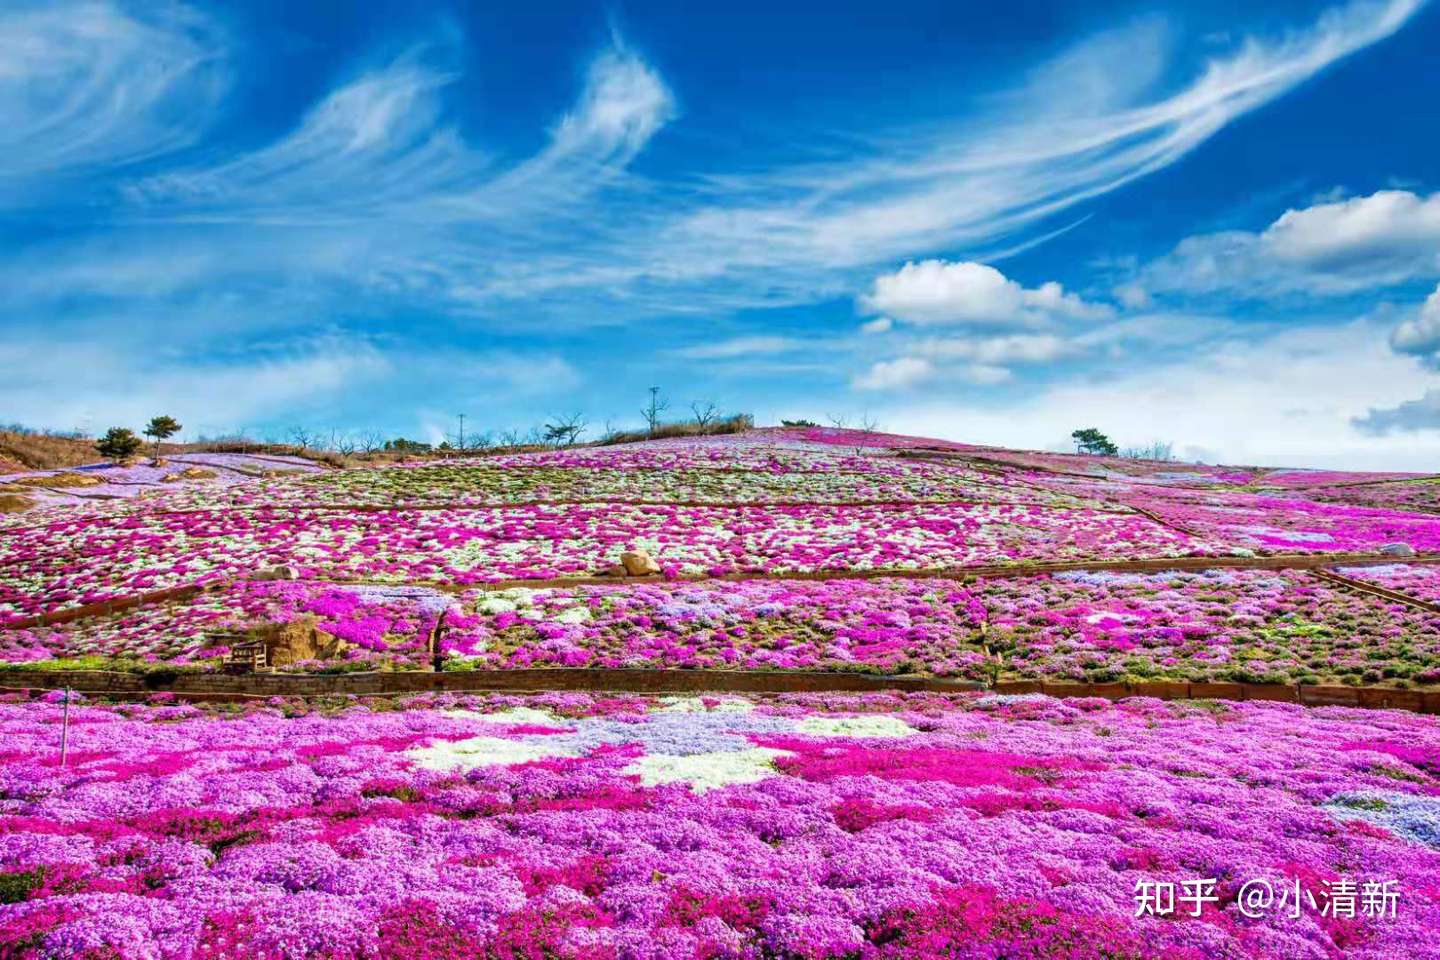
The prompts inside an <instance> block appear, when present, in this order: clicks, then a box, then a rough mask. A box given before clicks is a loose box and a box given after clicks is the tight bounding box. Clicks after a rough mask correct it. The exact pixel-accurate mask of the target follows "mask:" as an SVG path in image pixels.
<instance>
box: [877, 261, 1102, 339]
mask: <svg viewBox="0 0 1440 960" xmlns="http://www.w3.org/2000/svg"><path fill="white" fill-rule="evenodd" d="M860 307H861V308H862V309H864V310H867V311H870V312H873V313H885V314H889V315H890V316H892V317H894V318H896V319H898V320H902V321H905V322H908V323H913V324H919V325H937V326H938V325H948V324H972V325H978V326H1002V327H1003V326H1037V325H1041V324H1044V323H1047V322H1049V321H1051V320H1053V319H1056V318H1061V317H1066V318H1072V319H1098V318H1102V317H1106V316H1109V315H1110V313H1111V311H1110V309H1109V308H1108V307H1105V306H1102V305H1099V304H1092V303H1086V302H1085V301H1084V300H1081V299H1080V298H1079V297H1077V296H1076V295H1075V294H1073V293H1066V292H1065V290H1064V288H1063V287H1061V286H1060V284H1058V283H1055V282H1054V281H1049V282H1047V283H1043V284H1041V285H1040V286H1038V287H1034V288H1026V287H1023V286H1021V285H1020V284H1019V283H1016V282H1015V281H1014V280H1011V279H1010V278H1008V277H1006V276H1005V275H1004V274H1003V273H1001V272H1000V271H999V270H996V269H995V268H994V267H992V266H989V265H987V264H983V263H974V262H969V261H965V262H959V263H952V262H948V261H945V260H922V261H920V262H918V263H916V262H910V263H906V264H905V265H904V266H903V267H901V268H900V269H899V270H897V271H895V272H894V273H888V274H882V275H881V276H878V277H876V278H875V281H874V283H873V285H872V287H871V289H870V292H869V293H866V294H865V295H863V296H862V297H861V298H860Z"/></svg>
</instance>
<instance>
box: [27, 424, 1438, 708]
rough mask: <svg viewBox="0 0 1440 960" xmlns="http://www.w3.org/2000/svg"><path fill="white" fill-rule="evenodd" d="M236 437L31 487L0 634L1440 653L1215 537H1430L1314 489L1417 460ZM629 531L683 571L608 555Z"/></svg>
mask: <svg viewBox="0 0 1440 960" xmlns="http://www.w3.org/2000/svg"><path fill="white" fill-rule="evenodd" d="M221 456H222V455H211V457H210V460H214V462H210V460H207V463H209V468H208V469H210V471H211V472H212V473H213V474H214V476H210V477H192V478H191V479H189V480H186V481H185V482H174V483H167V482H164V476H161V475H160V474H159V473H157V472H156V470H154V469H152V468H140V467H135V468H118V469H119V470H120V471H121V473H123V477H122V476H121V473H116V474H115V476H113V477H110V478H109V481H108V485H107V486H106V489H107V490H108V489H110V488H114V490H122V489H123V490H128V491H129V495H126V496H119V495H116V496H113V497H112V496H109V495H108V494H107V495H106V496H105V497H99V495H94V496H86V497H85V498H84V499H80V498H81V497H82V495H83V494H84V491H83V490H76V491H70V492H69V493H66V492H64V491H63V490H62V491H60V492H58V493H57V494H56V496H57V498H59V499H63V498H64V497H67V496H68V497H71V498H72V499H75V500H76V504H75V505H73V506H64V505H61V504H60V503H59V499H57V500H56V502H55V503H52V504H51V505H49V506H46V507H45V508H44V509H43V510H40V511H38V512H36V511H32V512H29V513H26V514H20V515H12V516H9V517H8V519H6V521H5V526H4V528H3V529H4V535H3V536H0V627H7V628H8V629H0V664H4V665H9V666H23V667H28V668H33V667H36V666H43V667H47V668H63V667H68V666H91V667H96V666H106V667H118V668H122V669H127V670H133V669H141V670H143V669H146V668H147V667H150V666H155V665H161V664H164V665H172V666H181V667H185V668H186V669H215V668H216V667H217V666H218V665H219V663H220V658H222V657H224V656H225V655H226V653H227V651H228V650H229V648H230V645H231V643H232V641H233V638H234V637H235V636H236V635H237V634H244V633H246V632H247V631H252V630H253V629H255V628H261V627H264V626H265V625H267V624H284V623H290V622H292V621H296V620H301V621H304V622H305V623H313V625H314V626H315V628H316V629H319V630H321V631H324V632H325V633H327V634H328V635H331V636H334V637H337V638H339V640H341V641H343V644H341V645H337V646H336V649H337V650H340V649H341V648H342V647H343V650H342V652H340V653H337V654H334V655H331V656H330V658H329V659H328V660H326V661H325V662H319V661H311V660H308V659H304V658H302V659H301V660H300V661H299V662H292V663H289V664H287V667H286V668H287V669H291V670H315V669H323V670H337V669H344V670H355V669H369V668H382V669H414V668H420V667H428V666H429V665H430V664H431V662H432V657H431V651H430V644H431V640H432V634H433V633H434V632H435V630H436V627H437V624H438V623H439V622H440V617H441V615H442V614H444V616H445V618H446V619H445V631H444V634H443V637H442V639H441V640H440V641H439V642H440V645H441V647H442V653H443V654H444V655H445V658H446V659H445V664H444V666H445V668H446V669H451V670H476V669H508V668H515V667H546V666H571V667H575V666H580V667H585V666H595V667H659V668H671V667H678V668H689V669H705V668H727V669H752V670H755V669H758V670H790V669H803V670H826V671H835V670H839V671H851V672H857V671H858V672H865V673H873V674H905V673H908V674H923V675H930V676H937V677H954V678H960V679H966V680H973V681H994V680H1000V679H1070V680H1091V681H1106V680H1115V679H1131V680H1137V679H1175V680H1198V681H1216V680H1251V681H1256V682H1275V683H1337V682H1338V683H1354V684H1371V685H1373V684H1386V685H1420V686H1430V685H1434V684H1436V683H1440V649H1437V647H1440V644H1437V641H1436V639H1435V638H1436V621H1437V616H1440V611H1436V610H1434V609H1432V607H1427V606H1426V605H1425V604H1424V602H1420V603H1413V604H1407V603H1406V602H1403V600H1397V599H1395V598H1394V597H1393V596H1392V597H1390V598H1389V599H1384V598H1380V597H1374V596H1367V595H1365V594H1363V593H1358V592H1356V591H1355V590H1353V589H1347V588H1340V587H1337V586H1336V585H1335V584H1334V583H1331V582H1328V581H1324V580H1319V579H1317V575H1315V574H1312V573H1310V572H1308V571H1306V570H1304V569H1282V570H1271V571H1262V570H1245V569H1226V568H1224V567H1223V566H1217V567H1216V568H1215V569H1208V570H1207V569H1205V568H1204V567H1203V565H1202V564H1203V562H1204V561H1206V560H1207V559H1209V558H1213V559H1214V561H1215V562H1216V564H1217V565H1224V564H1242V565H1243V564H1245V563H1247V562H1250V561H1251V560H1252V559H1254V558H1263V557H1275V558H1280V561H1281V562H1282V563H1288V562H1290V561H1289V560H1287V559H1286V558H1292V559H1294V560H1295V562H1296V563H1297V564H1300V565H1302V566H1303V564H1302V563H1301V561H1305V560H1306V558H1307V557H1314V558H1316V560H1317V561H1321V562H1323V560H1324V558H1325V557H1327V556H1329V555H1335V556H1337V557H1344V558H1346V559H1347V560H1349V561H1350V562H1353V561H1354V558H1355V557H1356V556H1360V557H1377V558H1378V557H1379V553H1378V551H1380V550H1381V548H1385V549H1387V550H1398V551H1400V552H1402V553H1404V552H1410V553H1414V554H1416V556H1415V557H1413V558H1409V559H1411V560H1412V561H1414V562H1415V567H1416V569H1417V570H1425V569H1428V567H1426V565H1425V563H1424V561H1425V560H1426V559H1427V557H1426V555H1427V554H1440V516H1437V515H1435V514H1433V513H1429V512H1426V511H1425V510H1421V509H1409V508H1402V507H1401V506H1395V505H1391V506H1383V507H1382V506H1358V505H1352V504H1349V503H1339V502H1334V501H1333V500H1318V499H1310V498H1308V496H1307V492H1308V491H1309V490H1311V489H1312V488H1313V489H1323V490H1326V491H1334V490H1347V491H1350V490H1363V489H1379V488H1380V487H1384V488H1386V489H1391V488H1394V487H1396V486H1398V485H1410V486H1418V485H1420V484H1422V483H1423V481H1420V480H1417V479H1414V478H1405V477H1399V478H1397V477H1396V476H1394V475H1388V474H1376V475H1366V474H1359V475H1344V474H1335V473H1332V472H1301V471H1288V472H1280V471H1264V470H1259V469H1250V468H1246V469H1235V468H1220V467H1205V466H1201V465H1177V464H1173V463H1169V464H1164V463H1156V462H1148V461H1132V460H1124V459H1122V458H1113V457H1111V458H1106V457H1077V456H1073V455H1062V454H1044V453H1027V452H1023V451H1004V450H997V449H996V448H984V447H974V446H967V445H963V444H953V443H946V442H943V441H927V440H924V439H923V438H908V437H897V436H891V435H885V434H876V433H863V432H858V431H834V430H823V429H783V430H756V431H751V432H749V433H745V434H741V435H729V436H719V437H695V438H682V439H674V440H662V441H655V442H651V443H638V444H628V445H620V446H613V447H581V448H570V449H559V450H554V451H546V452H542V453H534V454H524V455H504V456H490V457H479V456H472V457H468V458H452V459H445V460H436V459H429V460H426V459H416V460H411V461H408V462H400V463H392V464H387V465H381V466H372V467H361V468H353V469H345V470H321V469H318V468H316V467H314V466H313V465H309V466H307V467H304V468H303V469H302V468H301V467H300V466H299V465H298V464H296V463H291V462H290V461H283V458H282V459H281V460H274V461H273V462H272V461H271V460H264V459H255V458H253V457H252V458H250V459H249V460H244V459H243V458H240V455H234V456H232V457H231V458H230V459H228V460H224V461H223V462H221V460H217V459H215V458H216V457H221ZM222 459H223V458H222ZM282 461H283V462H282ZM188 462H189V461H187V463H188ZM177 466H178V464H172V465H171V466H170V467H167V468H165V469H169V470H171V471H173V470H174V469H175V468H176V467H177ZM186 469H196V470H198V469H200V466H199V462H198V461H196V463H194V464H191V465H190V466H189V467H187V468H186ZM144 470H150V473H147V474H144V475H142V473H143V471H144ZM126 471H128V472H126ZM137 471H139V472H137ZM101 472H103V471H101ZM151 474H155V475H154V476H152V475H151ZM168 475H169V474H165V476H168ZM157 477H158V479H157ZM42 479H44V478H42ZM1266 483H1270V484H1271V486H1269V487H1266V486H1265V484H1266ZM36 489H44V488H40V487H37V488H36ZM87 489H93V488H87ZM631 549H642V550H645V551H647V552H648V553H649V554H650V555H651V557H652V558H653V559H654V561H655V562H656V564H657V566H658V567H659V569H660V574H659V575H658V576H655V577H652V578H647V579H639V580H637V579H635V578H618V579H614V578H612V579H604V578H597V575H599V574H602V573H605V572H607V571H608V570H609V569H610V568H611V567H612V566H613V565H614V564H615V561H616V560H617V559H618V557H619V555H620V554H621V553H622V552H623V551H626V550H631ZM1134 561H1145V562H1147V563H1149V564H1150V566H1148V567H1146V568H1145V569H1144V570H1124V569H1117V568H1124V567H1125V566H1126V565H1127V564H1130V563H1132V562H1134ZM1168 561H1174V562H1176V563H1177V564H1181V563H1183V564H1186V567H1185V569H1184V570H1178V569H1177V570H1166V569H1164V568H1163V566H1162V567H1158V568H1157V567H1156V566H1155V565H1156V564H1163V563H1165V562H1168ZM1056 563H1061V564H1065V565H1067V566H1068V567H1069V568H1072V569H1071V570H1070V572H1068V573H1065V574H1053V570H1052V573H1046V572H1044V570H1045V569H1046V565H1053V564H1056ZM277 572H280V573H283V575H284V576H286V577H287V578H290V579H286V580H283V581H280V582H275V581H274V580H271V579H267V578H270V577H273V576H274V575H276V573H277ZM996 573H1005V574H1006V575H1005V576H995V575H994V574H996ZM890 574H898V575H904V576H906V577H918V579H904V580H891V579H887V577H888V575H890ZM1018 574H1029V575H1018ZM815 576H819V577H823V578H824V579H823V580H818V581H816V580H809V579H807V578H810V577H815ZM877 578H878V579H877ZM1409 582H1411V583H1414V584H1416V585H1417V589H1420V590H1421V594H1418V595H1417V596H1416V598H1415V599H1417V600H1419V601H1423V600H1424V598H1425V597H1426V596H1429V594H1425V593H1424V592H1423V589H1424V588H1423V586H1421V580H1419V579H1416V578H1412V579H1411V580H1410V581H1409ZM199 589H203V591H204V592H202V593H199V594H196V593H195V592H194V591H195V590H199ZM1405 589H1406V588H1404V587H1401V588H1400V592H1401V593H1402V594H1403V593H1404V591H1405ZM176 591H178V592H179V594H180V595H178V596H177V595H174V594H175V592H176ZM1432 606H1433V605H1432ZM76 617H78V619H76Z"/></svg>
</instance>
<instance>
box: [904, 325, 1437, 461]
mask: <svg viewBox="0 0 1440 960" xmlns="http://www.w3.org/2000/svg"><path fill="white" fill-rule="evenodd" d="M1433 387H1434V377H1433V375H1428V374H1426V373H1425V372H1424V371H1423V370H1420V369H1418V368H1417V367H1416V365H1415V364H1414V363H1413V362H1412V361H1410V360H1408V359H1406V358H1404V357H1400V356H1397V355H1396V354H1394V353H1393V352H1392V351H1391V350H1390V349H1389V348H1388V345H1387V344H1386V342H1385V331H1384V330H1383V329H1382V328H1381V327H1380V326H1379V325H1378V324H1375V323H1371V322H1357V323H1352V324H1348V325H1344V326H1340V327H1308V328H1299V329H1293V330H1289V331H1286V332H1283V333H1278V334H1273V335H1269V336H1265V337H1263V338H1260V339H1238V338H1226V339H1224V340H1222V341H1221V342H1219V343H1215V344H1211V345H1209V346H1200V347H1196V348H1195V349H1194V350H1193V351H1192V352H1191V353H1190V354H1189V355H1187V356H1186V357H1185V358H1184V359H1183V360H1177V361H1175V362H1172V363H1167V364H1151V365H1149V366H1147V367H1145V368H1143V369H1137V370H1133V371H1131V372H1129V373H1120V374H1113V375H1107V376H1104V377H1100V376H1093V377H1087V378H1085V379H1081V380H1075V381H1072V382H1068V383H1062V384H1057V385H1052V386H1049V387H1044V388H1041V389H1038V390H1037V391H1035V392H1034V393H1033V394H1031V395H1029V396H1027V397H1026V398H1025V399H1024V400H1022V401H1021V402H1019V403H1016V404H1007V405H1006V406H1004V407H990V406H982V405H979V404H974V403H968V402H965V401H961V400H958V399H956V400H950V401H943V402H930V403H926V404H911V405H905V406H896V407H892V408H889V409H881V410H878V411H876V413H877V415H878V416H879V418H880V421H881V422H882V423H883V424H884V425H885V427H886V428H887V429H891V430H898V431H902V432H905V433H915V434H919V435H922V436H938V437H947V438H951V439H956V440H964V441H971V442H980V443H997V444H1003V445H1007V446H1016V447H1031V448H1044V447H1047V446H1052V445H1054V444H1055V443H1057V442H1058V441H1060V440H1062V439H1063V438H1064V437H1066V436H1068V435H1069V433H1070V431H1071V430H1073V429H1075V428H1076V427H1077V426H1084V425H1089V424H1094V425H1096V426H1098V427H1100V428H1101V429H1102V430H1104V431H1105V432H1106V433H1108V434H1109V435H1110V436H1112V437H1114V438H1115V439H1116V441H1117V442H1119V443H1120V444H1121V446H1127V445H1133V444H1143V443H1148V442H1150V441H1151V440H1153V439H1156V438H1160V439H1163V440H1167V441H1171V442H1173V443H1174V444H1175V447H1176V449H1177V450H1184V449H1187V448H1189V449H1203V450H1205V451H1207V452H1208V454H1209V455H1211V456H1213V457H1215V458H1218V459H1220V460H1222V461H1223V462H1226V463H1238V464H1275V465H1291V466H1331V467H1349V468H1362V469H1363V468H1368V469H1419V470H1426V469H1431V470H1433V469H1434V451H1433V450H1427V449H1420V448H1419V447H1417V446H1416V444H1415V443H1414V439H1413V437H1412V438H1409V439H1407V438H1404V437H1381V436H1375V435H1373V434H1372V433H1369V432H1366V431H1365V430H1363V429H1359V428H1357V426H1356V425H1355V424H1354V423H1353V421H1355V420H1356V419H1357V418H1363V417H1364V416H1365V415H1366V414H1367V413H1368V412H1369V411H1370V410H1371V408H1373V407H1375V406H1376V405H1377V404H1380V405H1382V406H1385V405H1391V404H1400V403H1403V402H1405V401H1407V400H1408V399H1409V398H1411V397H1415V396H1417V395H1420V394H1422V393H1424V392H1425V391H1426V390H1428V389H1433ZM957 425H960V426H957Z"/></svg>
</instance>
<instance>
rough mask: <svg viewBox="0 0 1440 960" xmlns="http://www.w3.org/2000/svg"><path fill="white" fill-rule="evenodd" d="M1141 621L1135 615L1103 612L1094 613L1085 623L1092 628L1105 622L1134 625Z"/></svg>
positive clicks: (1111, 611)
mask: <svg viewBox="0 0 1440 960" xmlns="http://www.w3.org/2000/svg"><path fill="white" fill-rule="evenodd" d="M1138 619H1140V618H1139V617H1137V616H1136V615H1135V614H1133V613H1122V612H1120V611H1118V610H1101V611H1100V612H1099V613H1092V614H1090V615H1089V616H1088V617H1086V618H1085V622H1086V623H1088V624H1090V625H1091V626H1092V627H1093V626H1094V625H1096V624H1098V623H1101V622H1103V621H1105V620H1117V621H1119V622H1120V623H1133V622H1134V621H1136V620H1138Z"/></svg>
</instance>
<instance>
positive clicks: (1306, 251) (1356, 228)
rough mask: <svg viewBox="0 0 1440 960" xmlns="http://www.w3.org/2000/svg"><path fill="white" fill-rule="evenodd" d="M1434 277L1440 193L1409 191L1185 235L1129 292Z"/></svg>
mask: <svg viewBox="0 0 1440 960" xmlns="http://www.w3.org/2000/svg"><path fill="white" fill-rule="evenodd" d="M1437 274H1440V193H1432V194H1430V195H1429V196H1428V197H1423V196H1420V195H1418V194H1415V193H1411V192H1409V191H1407V190H1381V191H1378V192H1376V193H1373V194H1370V195H1369V196H1363V197H1352V198H1350V199H1348V200H1341V201H1335V202H1326V203H1319V204H1316V205H1314V206H1310V207H1305V208H1302V209H1298V210H1296V209H1292V210H1287V211H1286V212H1285V213H1284V214H1282V215H1281V216H1280V217H1279V218H1278V219H1276V220H1275V221H1274V222H1273V223H1271V224H1270V225H1269V226H1268V227H1267V228H1266V229H1265V230H1263V231H1261V232H1259V233H1252V232H1247V231H1242V230H1231V231H1225V232H1222V233H1211V234H1202V235H1199V236H1194V237H1187V238H1186V239H1185V240H1183V241H1181V242H1180V244H1179V245H1177V246H1176V248H1175V250H1174V252H1172V253H1171V254H1170V255H1168V256H1166V257H1163V258H1161V259H1160V260H1157V261H1155V262H1154V263H1151V264H1149V265H1147V266H1146V267H1145V268H1144V269H1143V270H1142V271H1141V274H1140V276H1139V278H1138V281H1137V282H1136V283H1133V284H1131V285H1130V286H1131V288H1133V289H1140V290H1142V291H1144V290H1148V291H1150V292H1163V291H1179V292H1186V293H1210V292H1219V291H1226V292H1233V293H1236V294H1239V295H1242V296H1243V295H1271V294H1276V293H1288V292H1295V291H1299V292H1306V293H1314V294H1322V295H1323V294H1344V293H1350V292H1353V291H1356V290H1362V289H1367V288H1372V287H1383V286H1389V285H1393V284H1398V283H1404V282H1406V281H1409V280H1413V279H1415V278H1417V277H1432V276H1436V275H1437Z"/></svg>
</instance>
